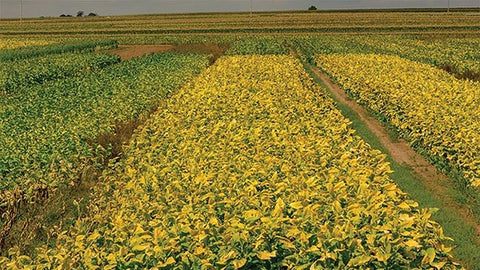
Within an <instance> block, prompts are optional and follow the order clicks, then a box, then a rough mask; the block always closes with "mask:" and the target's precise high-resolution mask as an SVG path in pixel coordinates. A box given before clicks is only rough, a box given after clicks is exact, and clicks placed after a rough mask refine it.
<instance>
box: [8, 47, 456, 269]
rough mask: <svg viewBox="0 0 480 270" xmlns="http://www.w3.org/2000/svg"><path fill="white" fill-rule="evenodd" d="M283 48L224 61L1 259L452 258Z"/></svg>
mask: <svg viewBox="0 0 480 270" xmlns="http://www.w3.org/2000/svg"><path fill="white" fill-rule="evenodd" d="M390 172H391V169H390V166H389V164H388V162H386V161H385V155H384V154H382V153H381V152H380V151H378V150H374V149H373V148H372V147H371V146H369V145H368V144H366V143H365V142H364V141H363V140H362V139H361V138H360V137H358V136H356V135H355V134H354V130H352V129H351V127H350V122H349V121H348V120H347V119H346V118H345V117H343V116H342V114H341V113H340V111H339V110H338V109H336V107H335V106H334V103H333V100H332V99H331V98H330V97H329V96H328V95H327V94H326V92H325V90H324V89H321V88H319V87H317V86H315V84H314V82H313V81H312V79H311V78H310V77H309V76H308V75H307V74H306V72H305V70H304V69H303V66H302V65H301V63H300V61H299V60H298V59H295V58H293V57H291V56H230V57H222V58H220V59H219V60H217V62H216V63H215V64H214V65H213V66H211V67H210V68H208V69H207V70H206V71H204V72H203V73H201V74H200V75H199V76H198V77H197V78H195V79H193V80H192V82H191V83H190V84H189V85H187V86H186V87H183V88H182V89H181V90H180V91H179V92H178V93H177V94H175V95H173V96H172V97H171V98H169V99H167V100H165V101H164V103H163V104H162V105H161V106H160V107H159V108H158V111H157V112H156V113H155V114H154V115H153V116H152V118H151V119H150V120H149V121H148V122H147V123H146V125H145V126H144V127H143V128H142V129H141V130H140V131H139V133H138V134H137V135H135V137H134V138H133V141H132V143H131V144H130V145H129V146H128V148H127V149H126V151H125V153H124V157H123V158H122V159H121V161H120V162H119V163H118V164H116V165H115V166H113V165H112V167H111V168H110V169H108V170H107V171H106V172H104V174H103V176H102V178H101V184H99V186H98V187H97V188H96V189H95V195H94V198H93V201H92V202H91V204H90V205H91V209H92V211H91V212H90V214H89V215H87V216H86V217H85V218H82V219H79V220H77V222H76V223H75V225H73V226H72V227H71V228H69V229H68V230H66V231H65V232H61V233H59V237H58V240H57V243H56V245H55V247H53V248H52V247H47V246H45V247H43V248H40V249H39V250H38V255H37V256H34V257H33V258H30V257H27V256H21V255H20V254H19V253H16V252H15V250H12V251H11V252H10V256H7V257H4V258H1V259H0V268H12V269H19V268H23V267H25V268H29V267H30V268H32V267H33V266H36V267H40V268H42V269H43V268H46V269H54V268H64V269H70V268H80V269H139V268H142V269H144V268H149V269H164V268H165V269H346V268H360V269H380V268H388V267H390V268H425V269H427V268H430V269H453V268H459V266H458V265H456V264H455V263H454V262H453V261H452V258H451V256H450V255H449V252H450V248H449V247H448V245H446V242H447V241H448V239H449V238H448V237H446V236H445V235H444V234H443V230H442V228H441V226H440V225H439V224H438V223H436V222H434V221H432V220H431V218H430V217H431V214H432V212H431V211H430V210H427V209H420V208H419V206H418V203H417V202H415V201H413V200H411V199H409V197H408V196H407V195H406V194H405V193H403V192H402V191H400V189H399V188H398V187H397V186H396V184H395V183H394V182H393V181H392V180H391V179H390V177H389V173H390Z"/></svg>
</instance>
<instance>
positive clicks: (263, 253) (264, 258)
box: [257, 250, 277, 261]
mask: <svg viewBox="0 0 480 270" xmlns="http://www.w3.org/2000/svg"><path fill="white" fill-rule="evenodd" d="M276 256H277V252H276V251H272V252H269V251H266V250H263V251H260V252H259V253H257V257H258V258H259V259H260V260H262V261H268V260H270V259H271V258H275V257H276Z"/></svg>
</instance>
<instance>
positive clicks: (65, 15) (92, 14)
mask: <svg viewBox="0 0 480 270" xmlns="http://www.w3.org/2000/svg"><path fill="white" fill-rule="evenodd" d="M84 15H85V12H84V11H82V10H80V11H78V12H77V17H83V16H84ZM86 16H87V17H95V16H98V15H97V13H93V12H90V13H88V15H86ZM60 17H73V16H72V15H70V14H62V15H60Z"/></svg>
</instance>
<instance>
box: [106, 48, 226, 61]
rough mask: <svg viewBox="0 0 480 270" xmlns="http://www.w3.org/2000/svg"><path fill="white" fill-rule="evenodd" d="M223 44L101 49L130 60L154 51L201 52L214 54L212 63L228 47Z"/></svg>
mask: <svg viewBox="0 0 480 270" xmlns="http://www.w3.org/2000/svg"><path fill="white" fill-rule="evenodd" d="M228 47H229V46H228V45H223V44H167V45H119V46H118V48H115V49H110V50H104V51H101V52H103V53H110V54H116V55H118V56H120V58H121V59H122V61H126V60H130V59H132V58H134V57H140V56H144V55H147V54H152V53H164V52H174V53H199V54H209V55H211V56H212V58H211V59H210V64H212V63H213V62H215V61H216V60H217V59H218V58H219V57H220V56H222V55H223V54H224V53H225V51H226V50H227V49H228Z"/></svg>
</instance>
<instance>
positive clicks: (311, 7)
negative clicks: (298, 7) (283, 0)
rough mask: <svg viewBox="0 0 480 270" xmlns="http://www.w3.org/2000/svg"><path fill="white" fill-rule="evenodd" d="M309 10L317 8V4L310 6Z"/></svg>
mask: <svg viewBox="0 0 480 270" xmlns="http://www.w3.org/2000/svg"><path fill="white" fill-rule="evenodd" d="M308 10H317V7H316V6H310V7H309V8H308Z"/></svg>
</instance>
